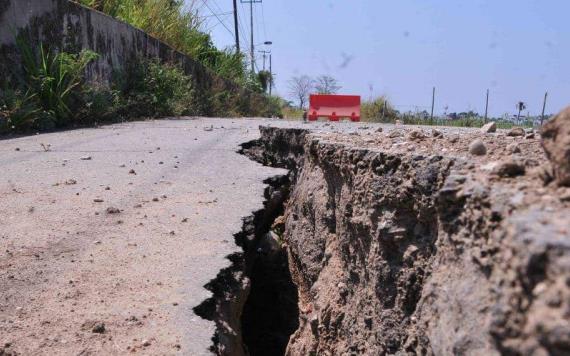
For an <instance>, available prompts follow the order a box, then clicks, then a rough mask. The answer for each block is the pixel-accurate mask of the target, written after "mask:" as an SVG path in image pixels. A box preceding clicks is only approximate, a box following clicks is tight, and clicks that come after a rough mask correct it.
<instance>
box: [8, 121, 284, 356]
mask: <svg viewBox="0 0 570 356" xmlns="http://www.w3.org/2000/svg"><path fill="white" fill-rule="evenodd" d="M268 122H269V120H246V119H235V120H232V119H178V120H161V121H146V122H135V123H127V124H117V125H111V126H104V127H100V128H93V129H81V130H73V131H65V132H58V133H50V134H43V135H36V136H27V137H22V138H15V139H7V140H3V141H0V172H1V173H0V176H1V180H0V286H1V287H0V348H1V347H6V346H8V347H9V349H10V350H12V351H16V352H18V353H20V354H25V355H39V354H42V355H44V354H49V355H58V354H66V355H68V354H76V355H77V354H81V355H88V354H124V353H126V352H136V353H138V354H149V355H150V354H152V355H156V354H176V353H179V354H185V355H186V354H187V355H202V354H208V353H209V352H208V351H207V349H208V347H209V346H210V343H211V341H210V339H211V336H212V334H213V332H214V324H213V323H212V322H209V321H206V320H203V319H201V318H200V317H198V316H196V315H195V314H194V313H193V311H192V308H193V307H195V306H196V305H198V304H200V302H202V301H203V300H204V299H206V298H208V297H209V296H210V293H209V292H208V291H207V290H205V289H204V288H203V286H204V285H205V284H206V283H208V282H209V281H210V280H211V279H213V278H215V276H216V274H217V273H218V272H219V270H220V269H222V268H224V267H226V266H228V265H229V261H228V260H227V259H226V258H225V257H226V256H227V255H229V254H231V253H234V252H237V251H238V250H239V248H238V247H237V246H236V245H235V243H234V238H233V235H234V234H235V233H237V232H238V231H239V230H240V229H241V219H242V218H243V217H245V216H248V215H250V214H251V212H252V211H254V210H256V209H259V208H261V207H262V199H263V189H264V185H263V180H264V179H265V178H267V177H270V176H273V175H276V174H282V173H284V171H281V170H278V169H273V168H267V167H262V166H261V165H259V164H257V163H255V162H253V161H250V160H249V159H248V158H246V157H245V156H241V155H239V154H237V153H236V150H237V149H238V148H239V147H238V145H239V144H240V143H243V142H246V141H249V140H252V139H255V138H257V137H258V135H259V131H258V129H257V127H258V126H259V125H260V124H266V123H268ZM205 128H207V130H206V129H205ZM210 129H211V130H210ZM117 209H118V210H119V211H120V212H117ZM101 323H102V324H103V325H104V331H103V332H101V331H102V330H101ZM96 326H98V327H96Z"/></svg>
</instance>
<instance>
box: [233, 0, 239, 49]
mask: <svg viewBox="0 0 570 356" xmlns="http://www.w3.org/2000/svg"><path fill="white" fill-rule="evenodd" d="M234 33H235V36H236V50H237V53H239V30H238V12H237V0H234Z"/></svg>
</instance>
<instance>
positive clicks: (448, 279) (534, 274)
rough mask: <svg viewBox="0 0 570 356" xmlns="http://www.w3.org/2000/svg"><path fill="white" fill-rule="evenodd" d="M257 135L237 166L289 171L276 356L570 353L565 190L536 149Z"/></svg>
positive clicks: (416, 134) (398, 134)
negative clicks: (286, 333)
mask: <svg viewBox="0 0 570 356" xmlns="http://www.w3.org/2000/svg"><path fill="white" fill-rule="evenodd" d="M487 131H493V130H492V129H490V130H487ZM261 133H262V138H261V139H260V140H259V141H257V142H256V143H255V144H250V145H247V146H246V147H245V149H244V151H245V153H247V154H249V155H250V156H252V157H253V158H255V159H257V160H259V161H261V162H263V163H265V164H269V165H274V166H280V167H286V168H289V169H291V170H292V174H291V177H292V190H291V194H290V198H289V200H288V202H287V203H286V208H285V214H284V217H283V219H282V220H283V221H284V235H283V239H284V241H285V246H286V249H287V251H288V256H289V257H288V258H289V268H290V271H291V275H292V278H293V282H294V283H295V284H296V286H297V288H298V294H299V328H298V329H297V331H296V332H295V333H294V334H293V335H292V336H291V338H290V340H289V344H288V347H287V352H286V353H287V354H289V355H310V354H313V355H339V354H370V355H380V354H407V353H410V354H422V355H446V354H458V355H462V354H477V355H495V354H497V355H498V354H507V355H522V354H525V355H545V354H566V353H568V352H570V324H569V321H570V287H569V286H570V223H569V222H568V218H569V217H570V189H569V188H564V187H559V186H558V185H557V184H556V183H557V181H556V180H555V179H556V177H557V176H560V173H557V172H558V171H557V170H556V167H554V168H553V165H551V164H550V162H549V161H548V160H547V158H546V156H545V155H544V153H543V150H542V148H541V142H540V136H539V134H538V133H531V132H525V131H524V130H514V131H511V132H506V131H504V132H503V131H501V132H496V133H493V132H481V131H478V130H477V131H476V130H462V131H460V130H454V129H448V130H445V129H441V130H440V131H437V130H433V131H432V130H427V129H418V128H415V129H414V128H403V127H402V126H400V127H398V126H396V127H395V128H394V129H392V130H390V131H389V132H378V131H377V130H372V129H366V128H365V129H362V130H357V131H356V132H353V133H352V134H347V133H338V132H334V131H333V132H328V133H327V132H321V133H317V132H315V131H307V130H298V129H279V128H270V127H262V128H261ZM549 137H551V136H549ZM481 145H482V146H483V147H481ZM553 164H554V163H553ZM553 172H554V173H553Z"/></svg>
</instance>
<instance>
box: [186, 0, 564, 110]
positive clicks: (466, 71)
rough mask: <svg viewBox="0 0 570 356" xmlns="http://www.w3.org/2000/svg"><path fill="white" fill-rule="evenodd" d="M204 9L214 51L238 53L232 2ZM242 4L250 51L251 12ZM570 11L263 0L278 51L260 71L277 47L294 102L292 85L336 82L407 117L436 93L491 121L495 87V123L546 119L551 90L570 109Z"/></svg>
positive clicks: (424, 0)
mask: <svg viewBox="0 0 570 356" xmlns="http://www.w3.org/2000/svg"><path fill="white" fill-rule="evenodd" d="M187 1H189V0H187ZM194 1H196V4H195V6H197V7H198V8H199V11H200V14H201V15H202V16H209V17H204V21H205V23H204V29H205V30H206V31H208V32H209V33H211V35H212V38H213V40H214V43H215V44H216V45H217V46H218V47H220V48H225V47H228V46H234V47H235V39H234V37H233V26H234V24H233V15H232V14H231V13H230V12H231V11H232V0H194ZM204 1H206V4H207V5H204ZM239 2H240V0H238V13H239V17H240V27H239V28H240V31H241V33H240V37H241V41H240V42H241V43H242V47H245V48H242V50H244V49H245V50H247V51H249V36H250V31H249V27H250V24H249V4H239ZM212 12H215V13H217V14H220V13H222V15H219V16H218V17H219V18H220V19H221V20H222V22H223V23H224V24H225V27H224V26H223V25H222V24H221V23H220V21H218V19H217V18H216V17H214V16H212ZM223 13H226V14H223ZM569 13H570V1H568V0H391V1H388V0H336V1H333V0H327V1H320V0H287V1H278V0H263V2H262V3H261V4H259V3H257V4H255V5H254V20H255V21H254V43H255V44H260V43H263V42H265V41H272V42H273V45H271V46H264V45H259V46H257V47H256V55H257V56H258V59H257V67H258V68H259V69H261V68H262V67H263V61H262V57H261V54H260V53H257V51H258V50H264V49H265V50H269V49H270V50H271V51H272V59H273V72H274V74H275V75H276V80H275V84H276V89H275V92H276V93H277V94H279V95H281V96H283V97H286V98H288V99H292V98H291V96H290V95H289V90H288V81H289V80H290V78H291V77H293V76H299V75H304V74H306V75H309V76H312V77H315V76H318V75H322V74H327V75H331V76H333V77H335V78H336V79H337V80H338V81H339V83H340V85H341V86H342V89H341V92H342V93H345V94H355V95H361V96H362V97H363V99H368V98H370V97H375V96H379V95H386V96H387V97H388V99H389V100H390V101H391V102H392V103H393V105H394V106H395V107H396V108H397V109H398V110H400V111H407V110H416V109H419V110H423V109H426V110H428V111H429V109H430V105H431V95H432V88H433V87H436V96H435V112H436V114H442V113H444V112H445V111H447V112H461V111H468V110H474V111H478V112H480V113H483V112H484V111H485V92H486V90H487V89H489V91H490V99H489V113H490V115H493V116H499V115H503V114H504V113H509V114H513V113H516V104H517V102H518V101H523V102H525V103H526V104H527V111H528V112H529V113H530V114H531V115H536V114H540V112H541V111H542V101H543V99H544V93H545V92H546V91H548V95H549V97H548V103H547V109H546V112H547V113H555V112H557V111H559V110H560V109H562V108H563V107H565V106H566V105H569V104H570V25H568V18H567V17H568V14H569ZM226 27H227V28H226ZM248 53H249V52H248ZM266 65H267V64H266Z"/></svg>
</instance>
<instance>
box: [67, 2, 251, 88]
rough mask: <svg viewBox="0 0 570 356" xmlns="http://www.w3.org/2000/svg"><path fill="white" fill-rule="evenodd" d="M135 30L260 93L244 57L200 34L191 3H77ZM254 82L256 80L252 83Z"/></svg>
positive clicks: (197, 18)
mask: <svg viewBox="0 0 570 356" xmlns="http://www.w3.org/2000/svg"><path fill="white" fill-rule="evenodd" d="M76 1H78V2H79V3H81V4H83V5H86V6H89V7H92V8H94V9H96V10H99V11H101V12H104V13H106V14H108V15H110V16H112V17H115V18H117V19H119V20H122V21H125V22H127V23H128V24H130V25H132V26H134V27H137V28H139V29H141V30H143V31H144V32H146V33H148V34H149V35H151V36H153V37H155V38H158V39H159V40H161V41H162V42H165V43H167V44H168V45H170V46H171V47H173V48H174V49H176V50H178V51H180V52H182V53H185V54H186V55H188V56H190V57H192V58H194V59H196V60H197V61H199V62H200V63H202V64H203V65H204V66H206V67H207V68H210V69H211V70H212V71H214V72H215V73H216V74H217V75H219V76H221V77H223V78H226V79H229V80H232V81H234V82H236V83H238V84H240V85H243V86H246V85H249V86H251V88H250V89H256V90H259V89H260V86H259V85H255V86H252V85H250V83H249V79H250V78H249V77H250V74H249V71H247V69H246V62H245V58H244V56H243V54H241V53H237V52H235V51H233V50H229V49H226V50H219V49H217V48H216V47H215V46H214V44H213V42H212V39H211V38H210V35H208V34H206V33H203V32H201V31H200V29H201V25H202V24H201V20H200V18H199V17H198V15H197V13H196V11H195V10H193V6H192V5H193V3H192V2H191V3H190V5H189V6H185V4H184V1H181V0H76ZM254 83H256V84H258V83H257V80H255V81H254Z"/></svg>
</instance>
